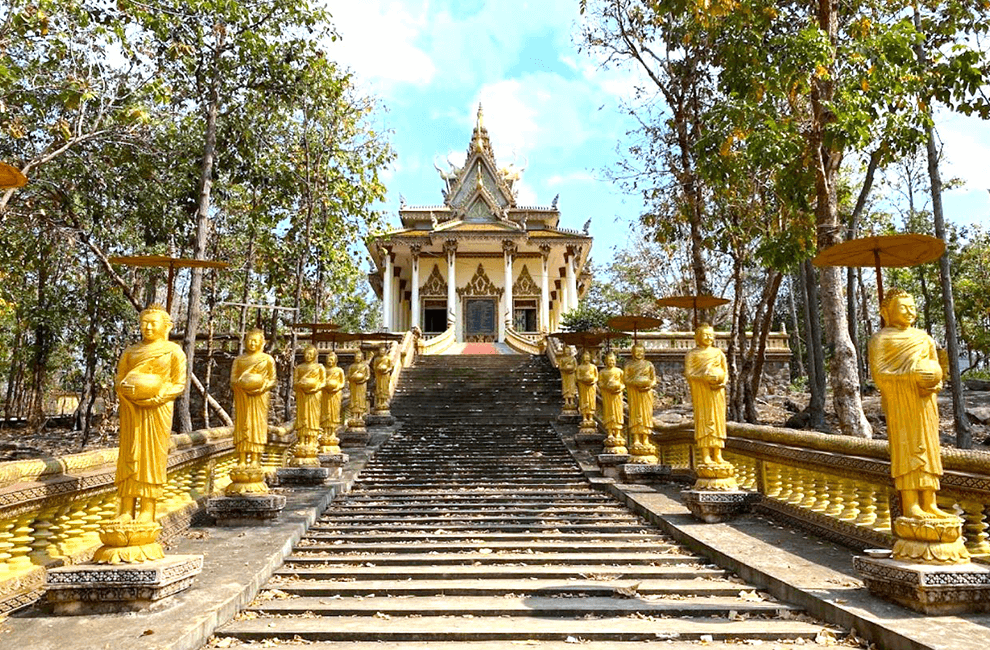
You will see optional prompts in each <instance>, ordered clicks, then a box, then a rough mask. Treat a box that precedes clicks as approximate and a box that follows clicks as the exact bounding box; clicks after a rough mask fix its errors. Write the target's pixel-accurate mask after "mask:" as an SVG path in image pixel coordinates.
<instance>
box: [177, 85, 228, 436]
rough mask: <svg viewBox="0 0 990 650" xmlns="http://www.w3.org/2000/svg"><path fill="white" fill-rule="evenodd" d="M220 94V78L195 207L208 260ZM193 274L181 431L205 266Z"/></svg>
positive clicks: (196, 251) (187, 425) (198, 246)
mask: <svg viewBox="0 0 990 650" xmlns="http://www.w3.org/2000/svg"><path fill="white" fill-rule="evenodd" d="M218 111H219V97H218V96H217V80H216V79H214V80H213V82H212V84H211V86H210V103H209V105H208V106H207V109H206V141H205V142H204V144H203V158H202V160H201V161H200V166H199V203H198V205H197V207H196V242H195V244H194V246H193V258H194V259H197V260H202V259H205V256H206V240H207V238H208V237H209V234H210V190H211V188H212V185H213V159H214V156H215V155H216V149H217V113H218ZM190 275H191V276H192V277H191V278H190V281H189V303H188V305H189V309H188V313H187V314H186V331H185V334H184V336H183V339H182V348H183V351H184V352H185V353H186V362H187V363H188V366H189V372H187V373H186V389H185V390H184V391H183V392H182V396H181V397H180V398H179V403H178V405H177V411H178V416H179V431H181V432H182V433H189V432H191V431H192V417H191V415H190V412H189V407H190V404H189V389H190V385H191V380H190V377H191V376H192V370H193V368H194V367H195V366H194V365H193V361H194V360H195V358H196V332H197V330H198V329H199V312H200V307H199V302H200V297H201V296H202V292H203V269H202V268H199V267H196V268H192V269H190Z"/></svg>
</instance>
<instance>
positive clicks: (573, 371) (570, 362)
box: [557, 349, 578, 409]
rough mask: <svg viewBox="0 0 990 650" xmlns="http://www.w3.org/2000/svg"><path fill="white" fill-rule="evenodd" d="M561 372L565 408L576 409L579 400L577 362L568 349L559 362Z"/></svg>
mask: <svg viewBox="0 0 990 650" xmlns="http://www.w3.org/2000/svg"><path fill="white" fill-rule="evenodd" d="M557 367H558V369H559V370H560V393H561V395H562V396H563V398H564V408H565V409H574V407H575V406H576V404H575V402H576V400H577V394H578V390H577V360H576V359H575V358H574V354H573V353H572V352H571V350H570V349H568V350H567V351H566V352H565V353H564V356H562V357H560V360H559V361H558V362H557Z"/></svg>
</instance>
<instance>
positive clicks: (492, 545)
mask: <svg viewBox="0 0 990 650" xmlns="http://www.w3.org/2000/svg"><path fill="white" fill-rule="evenodd" d="M366 537H367V536H365V535H362V536H360V538H358V537H355V539H360V540H361V541H362V542H363V541H365V538H366ZM444 539H445V540H446V536H445V537H444ZM297 548H298V550H301V551H307V552H309V551H322V552H327V553H331V552H332V553H339V554H350V553H375V554H377V555H376V556H377V557H382V556H389V555H417V554H428V555H429V557H438V555H436V554H439V556H441V557H442V554H443V553H469V552H473V551H478V550H479V549H483V548H484V549H489V550H492V551H494V552H496V553H511V552H516V553H522V554H530V553H532V554H536V555H539V554H542V553H561V552H567V551H574V552H578V551H580V552H581V553H582V554H583V555H584V556H586V557H587V556H588V555H594V556H595V558H596V559H597V558H598V557H599V555H600V554H601V555H606V554H610V553H644V552H645V553H673V552H678V551H679V550H680V549H681V547H680V546H678V545H676V544H671V543H669V542H657V541H654V540H646V541H641V542H638V543H628V542H626V541H610V540H592V541H586V542H585V541H580V542H578V541H568V542H567V544H566V545H565V544H559V543H553V542H537V541H532V540H520V541H517V542H507V541H502V540H498V539H493V540H489V541H484V540H480V539H476V540H464V541H462V542H458V543H454V544H447V543H444V542H439V541H437V542H433V543H417V542H415V541H404V540H399V541H395V542H392V541H389V540H387V539H384V538H383V539H382V541H381V542H380V543H377V544H365V543H359V542H358V543H355V542H347V541H344V540H337V542H336V543H332V544H327V543H325V541H324V539H323V537H322V536H321V537H319V538H314V537H313V536H308V537H306V539H305V540H302V541H301V542H300V544H299V545H298V547H297ZM365 559H367V558H365Z"/></svg>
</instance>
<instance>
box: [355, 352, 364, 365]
mask: <svg viewBox="0 0 990 650" xmlns="http://www.w3.org/2000/svg"><path fill="white" fill-rule="evenodd" d="M362 361H364V354H363V353H362V352H361V350H358V351H357V352H355V353H354V363H361V362H362Z"/></svg>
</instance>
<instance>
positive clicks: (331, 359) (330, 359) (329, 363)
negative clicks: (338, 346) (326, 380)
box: [324, 352, 337, 368]
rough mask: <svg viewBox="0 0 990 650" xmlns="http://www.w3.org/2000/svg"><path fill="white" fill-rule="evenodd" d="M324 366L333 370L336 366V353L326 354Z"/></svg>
mask: <svg viewBox="0 0 990 650" xmlns="http://www.w3.org/2000/svg"><path fill="white" fill-rule="evenodd" d="M324 365H325V366H326V367H327V368H333V367H334V366H336V365H337V353H336V352H330V353H328V354H327V359H326V361H325V362H324Z"/></svg>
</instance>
